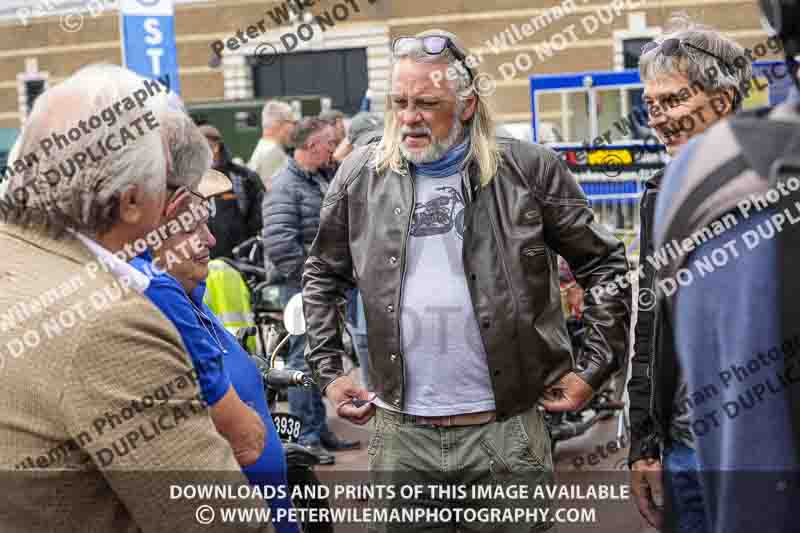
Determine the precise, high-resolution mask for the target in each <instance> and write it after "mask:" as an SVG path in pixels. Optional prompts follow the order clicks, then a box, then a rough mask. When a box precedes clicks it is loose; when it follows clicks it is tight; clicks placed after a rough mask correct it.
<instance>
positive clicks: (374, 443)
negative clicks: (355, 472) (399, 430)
mask: <svg viewBox="0 0 800 533" xmlns="http://www.w3.org/2000/svg"><path fill="white" fill-rule="evenodd" d="M382 449H383V435H381V434H380V433H379V432H378V431H377V430H376V431H375V433H374V434H373V435H372V438H370V439H369V447H368V448H367V455H368V457H369V467H370V469H372V468H373V467H374V466H375V461H376V459H377V457H378V456H379V455H380V453H381V450H382Z"/></svg>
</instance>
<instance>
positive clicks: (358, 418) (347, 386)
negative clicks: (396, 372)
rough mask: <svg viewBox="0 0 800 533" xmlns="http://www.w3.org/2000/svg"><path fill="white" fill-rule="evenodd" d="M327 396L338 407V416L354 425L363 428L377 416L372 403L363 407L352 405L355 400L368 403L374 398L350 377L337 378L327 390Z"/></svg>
mask: <svg viewBox="0 0 800 533" xmlns="http://www.w3.org/2000/svg"><path fill="white" fill-rule="evenodd" d="M325 396H326V397H327V398H328V399H329V400H330V401H331V402H333V405H335V406H336V414H337V415H339V416H340V417H342V418H344V419H346V420H349V421H350V422H352V423H353V424H358V425H359V426H363V425H364V424H366V423H367V422H369V419H370V418H372V416H373V415H374V414H375V406H374V405H373V404H372V403H367V404H365V405H362V406H361V407H356V406H354V405H353V404H351V403H350V401H351V400H352V399H353V398H357V399H359V400H367V401H370V400H372V399H373V398H374V395H373V394H370V392H369V391H368V390H367V389H364V388H362V387H359V386H358V385H356V383H355V382H354V381H353V379H352V378H351V377H350V376H342V377H340V378H336V379H335V380H334V381H333V382H331V384H330V385H328V387H327V388H326V389H325Z"/></svg>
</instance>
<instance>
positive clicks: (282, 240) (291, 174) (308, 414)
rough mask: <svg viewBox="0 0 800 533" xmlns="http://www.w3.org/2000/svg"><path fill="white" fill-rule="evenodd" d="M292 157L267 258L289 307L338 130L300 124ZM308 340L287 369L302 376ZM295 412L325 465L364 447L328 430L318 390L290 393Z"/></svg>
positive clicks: (279, 185)
mask: <svg viewBox="0 0 800 533" xmlns="http://www.w3.org/2000/svg"><path fill="white" fill-rule="evenodd" d="M290 147H291V149H292V151H293V152H292V156H291V157H290V158H289V163H288V164H287V165H286V167H284V169H283V170H282V171H281V172H279V173H278V174H277V175H276V176H275V180H274V181H273V184H272V187H273V188H272V194H270V195H269V196H268V197H267V198H266V200H265V202H264V255H265V256H266V259H268V260H269V261H270V262H271V263H272V264H273V265H275V268H276V269H277V272H278V278H279V279H278V280H277V281H279V282H280V283H282V284H283V289H282V293H281V299H282V301H283V304H286V303H288V301H289V299H291V297H292V296H294V295H295V294H297V293H298V292H300V282H301V276H302V273H303V262H304V261H305V260H306V258H307V257H308V252H309V249H310V248H311V243H312V242H313V241H314V237H315V236H316V234H317V228H318V227H319V216H320V215H319V213H320V207H321V205H322V199H323V197H324V196H325V192H326V191H327V190H328V185H329V182H328V180H327V179H326V177H325V174H323V172H322V169H323V168H324V167H325V166H327V165H328V164H329V163H330V160H331V155H332V154H333V151H334V149H335V148H336V138H335V130H334V126H333V125H331V124H329V123H327V122H325V121H323V120H320V119H318V118H305V119H302V120H300V122H298V123H297V125H296V126H295V128H294V130H293V131H292V134H291V137H290ZM305 344H306V339H305V336H303V335H293V336H292V337H291V338H290V340H289V356H288V361H287V364H288V366H289V367H290V368H293V369H296V370H304V369H307V365H306V362H305V359H304V358H303V350H304V348H305ZM289 410H290V412H291V413H292V414H293V415H297V416H299V417H300V420H301V422H302V429H301V432H300V437H299V439H298V442H299V443H300V444H302V445H303V446H306V447H307V448H308V449H309V450H310V451H311V452H312V453H314V454H315V455H316V456H317V458H318V459H319V460H320V463H321V464H333V463H334V462H335V458H334V456H333V455H331V454H330V453H327V452H326V449H327V450H328V451H338V450H348V449H354V448H358V447H359V446H360V443H359V442H352V441H347V440H343V439H339V438H338V437H337V436H336V435H335V434H334V433H333V431H331V430H330V428H328V422H327V414H326V411H325V404H324V403H323V401H322V395H321V394H320V391H319V390H318V389H316V388H315V389H312V390H308V389H298V388H296V387H294V388H290V389H289Z"/></svg>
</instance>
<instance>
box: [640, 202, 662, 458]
mask: <svg viewBox="0 0 800 533" xmlns="http://www.w3.org/2000/svg"><path fill="white" fill-rule="evenodd" d="M645 194H647V205H646V208H647V209H648V215H655V213H650V209H651V207H652V206H651V205H650V204H651V203H652V202H653V198H652V196H653V193H652V192H650V191H647V192H645ZM647 218H648V220H651V219H652V216H648V217H647ZM642 229H643V230H644V231H647V228H646V227H645V228H642ZM655 276H656V273H655V272H653V279H652V282H654V281H655ZM654 286H655V285H654V284H653V285H651V286H650V287H647V288H648V289H650V290H653V287H654ZM657 322H658V305H656V304H654V307H653V330H654V331H655V329H656V324H657ZM647 341H648V343H650V361H649V362H648V365H647V373H648V375H647V379H649V380H650V408H649V412H650V418H651V419H652V420H653V421H654V422H656V423H655V424H654V425H653V429H654V430H655V431H659V430H658V428H657V426H658V424H659V423H660V421H657V420H656V416H655V403H656V383H655V381H656V380H655V375H656V373H655V365H656V351H655V350H656V339H655V335H651V336H650V338H649V339H648V340H647ZM657 439H658V437H657V436H656V435H655V434H653V435H652V438H651V439H649V440H651V441H655V440H657ZM651 444H652V442H651Z"/></svg>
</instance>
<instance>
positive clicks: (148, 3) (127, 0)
mask: <svg viewBox="0 0 800 533" xmlns="http://www.w3.org/2000/svg"><path fill="white" fill-rule="evenodd" d="M120 17H121V20H120V26H121V28H122V57H123V62H124V65H125V67H126V68H129V69H130V70H132V71H134V72H136V73H138V74H140V75H142V76H144V77H146V78H151V79H156V78H160V79H168V80H169V85H170V90H171V91H173V92H175V93H176V94H180V80H179V78H178V50H177V47H176V46H175V17H174V8H173V5H172V0H122V1H121V2H120Z"/></svg>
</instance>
